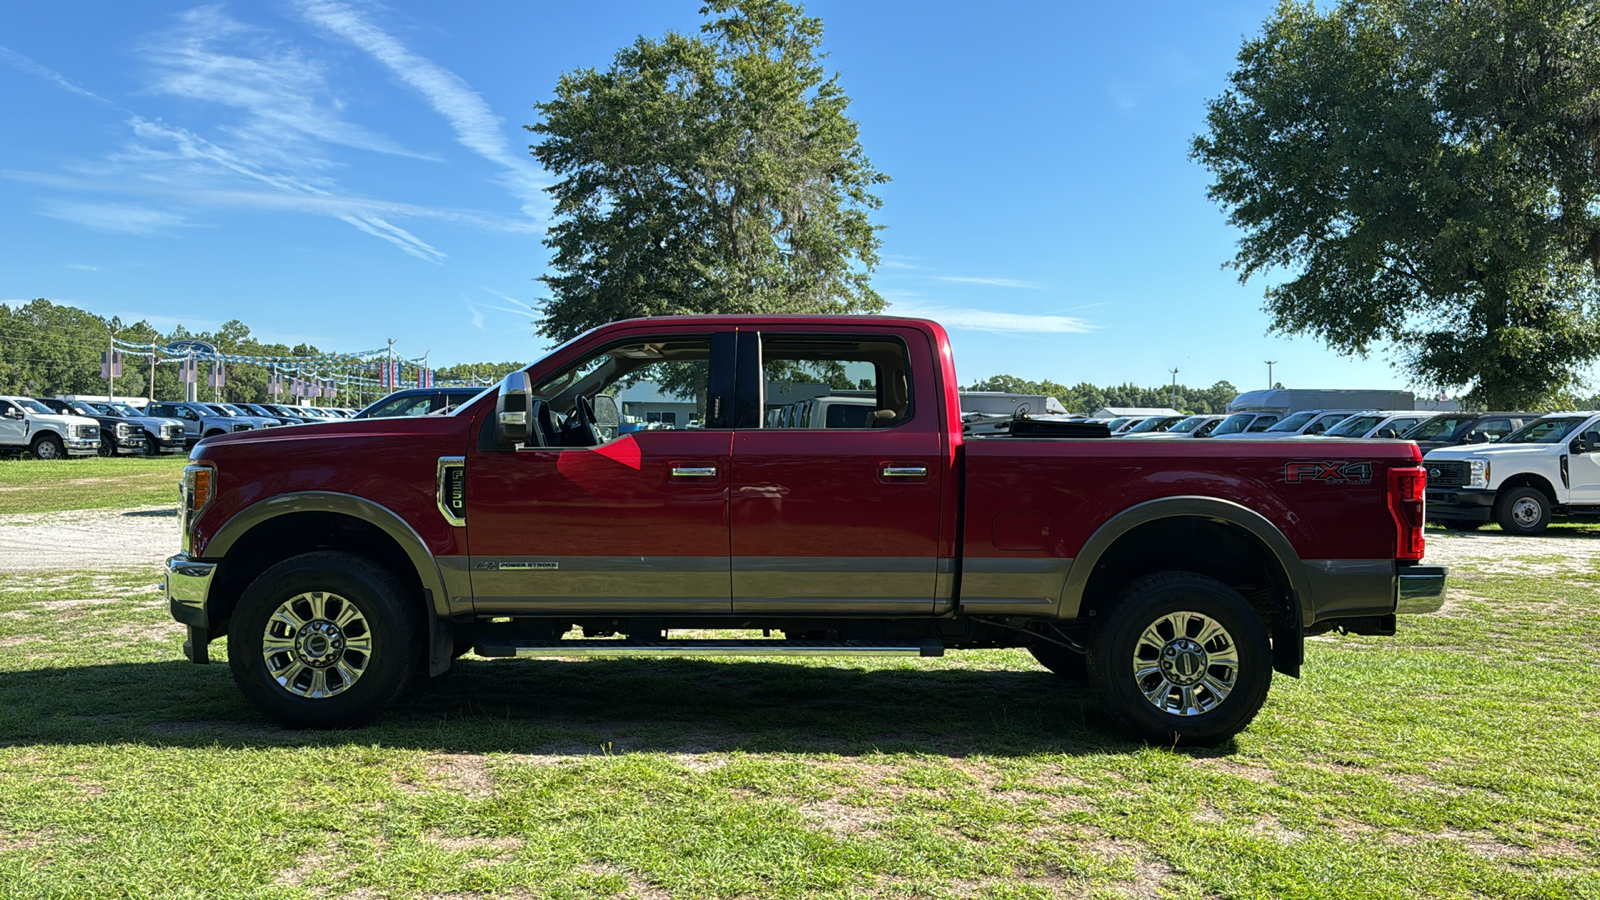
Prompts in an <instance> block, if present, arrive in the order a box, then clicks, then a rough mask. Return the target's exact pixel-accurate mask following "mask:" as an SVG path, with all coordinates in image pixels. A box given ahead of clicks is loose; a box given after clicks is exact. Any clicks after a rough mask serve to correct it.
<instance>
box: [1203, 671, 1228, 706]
mask: <svg viewBox="0 0 1600 900" xmlns="http://www.w3.org/2000/svg"><path fill="white" fill-rule="evenodd" d="M1200 683H1201V684H1203V685H1205V686H1206V690H1208V691H1210V692H1211V695H1212V696H1213V697H1216V698H1217V702H1218V703H1221V702H1222V701H1223V700H1225V699H1227V697H1228V692H1229V691H1231V690H1233V682H1231V681H1230V682H1228V683H1227V684H1223V683H1222V682H1220V681H1218V680H1217V679H1215V678H1212V677H1211V676H1210V675H1207V676H1206V677H1205V678H1203V679H1201V681H1200Z"/></svg>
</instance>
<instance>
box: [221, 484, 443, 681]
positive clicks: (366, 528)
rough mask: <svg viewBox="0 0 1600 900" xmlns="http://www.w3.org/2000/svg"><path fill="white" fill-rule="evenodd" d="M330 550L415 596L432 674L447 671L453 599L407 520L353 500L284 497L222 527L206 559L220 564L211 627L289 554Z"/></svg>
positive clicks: (314, 494)
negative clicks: (381, 572) (380, 570)
mask: <svg viewBox="0 0 1600 900" xmlns="http://www.w3.org/2000/svg"><path fill="white" fill-rule="evenodd" d="M329 549H337V550H346V551H349V552H353V553H356V554H358V555H361V556H364V557H366V558H368V559H371V560H373V561H374V562H376V563H378V564H380V565H383V566H385V567H386V568H388V569H389V570H391V571H393V572H394V574H395V576H396V577H398V578H399V579H400V580H401V582H402V583H403V584H405V585H406V586H407V588H408V589H409V590H412V591H414V592H415V594H416V596H417V598H418V600H419V607H418V612H419V614H420V615H422V617H423V618H424V620H425V622H426V625H425V627H426V629H427V630H426V634H427V636H428V638H427V640H428V664H429V665H428V668H429V674H430V675H438V674H440V673H442V672H444V671H445V670H446V669H448V668H449V667H450V659H451V649H452V646H453V639H452V636H451V628H450V609H449V596H448V594H447V593H446V591H445V588H444V579H443V578H442V576H441V575H440V572H439V565H438V562H437V561H436V560H435V559H434V557H433V554H432V552H430V551H429V550H428V546H427V544H425V543H424V542H423V540H422V538H421V537H420V536H419V535H418V534H417V533H416V531H415V530H414V529H412V527H411V526H410V524H409V523H407V522H406V521H405V519H403V518H401V517H400V516H399V515H398V514H396V513H395V512H394V511H393V510H390V509H389V508H387V507H385V506H383V505H381V504H378V503H375V502H373V501H371V500H368V499H366V498H364V497H357V496H354V495H352V494H342V493H336V492H332V491H302V492H297V493H292V494H280V495H278V496H275V497H271V498H269V499H267V500H263V501H261V502H259V503H256V504H254V505H251V506H248V507H246V508H244V509H242V510H240V511H239V512H237V513H235V514H234V516H233V517H232V518H231V519H229V520H228V521H227V522H225V523H224V524H223V525H222V527H221V528H220V529H218V530H217V533H216V535H215V536H214V537H213V538H212V539H211V541H210V543H208V544H207V545H206V548H205V555H206V556H207V557H211V558H218V559H220V562H219V565H218V568H217V577H216V580H215V581H214V582H213V587H212V593H211V596H210V597H208V598H207V604H206V605H207V608H208V612H209V613H210V615H211V618H212V621H213V622H217V621H225V620H226V618H227V616H228V615H230V614H231V612H232V607H233V604H234V603H236V602H237V601H238V598H239V595H240V594H241V593H243V591H244V589H245V587H246V586H248V585H249V583H250V582H251V581H252V580H254V579H255V577H256V576H257V575H259V574H261V573H262V572H264V571H266V569H267V568H269V567H271V566H272V565H274V564H276V563H278V562H281V561H282V560H284V559H287V558H289V557H291V556H297V555H299V554H301V553H308V552H311V551H313V550H329ZM441 648H442V649H441Z"/></svg>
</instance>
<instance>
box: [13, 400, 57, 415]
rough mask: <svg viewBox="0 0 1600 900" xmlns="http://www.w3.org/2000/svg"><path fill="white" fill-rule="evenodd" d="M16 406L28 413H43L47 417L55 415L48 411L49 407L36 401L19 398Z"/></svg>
mask: <svg viewBox="0 0 1600 900" xmlns="http://www.w3.org/2000/svg"><path fill="white" fill-rule="evenodd" d="M17 405H18V406H20V407H22V408H23V409H25V410H27V411H28V412H33V413H44V414H45V415H47V416H53V415H56V414H55V413H53V412H51V411H50V407H48V406H45V405H44V404H43V403H40V402H39V401H37V400H28V399H26V398H19V399H18V400H17Z"/></svg>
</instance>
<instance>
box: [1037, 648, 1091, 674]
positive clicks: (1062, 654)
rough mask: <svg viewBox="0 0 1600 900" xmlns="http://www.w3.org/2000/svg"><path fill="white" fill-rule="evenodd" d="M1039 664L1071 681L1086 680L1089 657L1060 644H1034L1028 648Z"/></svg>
mask: <svg viewBox="0 0 1600 900" xmlns="http://www.w3.org/2000/svg"><path fill="white" fill-rule="evenodd" d="M1028 652H1029V653H1032V654H1033V658H1034V659H1036V660H1038V661H1039V665H1041V666H1044V667H1045V668H1046V669H1049V670H1050V671H1052V672H1054V673H1056V674H1057V675H1060V676H1061V677H1062V678H1066V679H1069V680H1071V681H1087V680H1088V678H1089V657H1087V656H1085V655H1084V654H1082V653H1077V652H1075V651H1073V650H1070V649H1068V648H1066V647H1063V646H1061V645H1060V644H1034V645H1033V646H1031V647H1029V648H1028Z"/></svg>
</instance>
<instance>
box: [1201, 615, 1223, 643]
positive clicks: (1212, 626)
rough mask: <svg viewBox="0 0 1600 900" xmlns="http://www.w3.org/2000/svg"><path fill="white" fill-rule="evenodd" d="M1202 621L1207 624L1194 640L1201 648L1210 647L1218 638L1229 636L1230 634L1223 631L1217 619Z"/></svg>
mask: <svg viewBox="0 0 1600 900" xmlns="http://www.w3.org/2000/svg"><path fill="white" fill-rule="evenodd" d="M1201 621H1203V622H1204V623H1205V624H1204V625H1203V626H1201V628H1200V634H1199V635H1198V636H1197V637H1195V639H1194V640H1195V643H1197V644H1199V645H1200V646H1202V647H1210V646H1211V642H1212V641H1214V640H1216V639H1217V638H1218V637H1227V636H1228V632H1227V631H1226V630H1224V629H1223V627H1222V625H1221V624H1219V623H1218V622H1217V620H1216V619H1202V620H1201Z"/></svg>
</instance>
